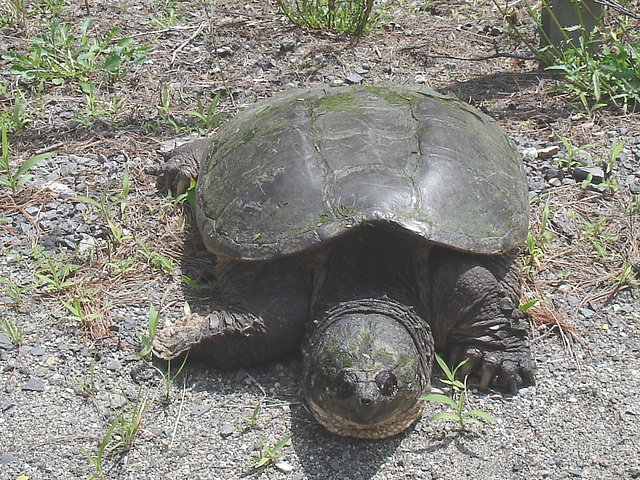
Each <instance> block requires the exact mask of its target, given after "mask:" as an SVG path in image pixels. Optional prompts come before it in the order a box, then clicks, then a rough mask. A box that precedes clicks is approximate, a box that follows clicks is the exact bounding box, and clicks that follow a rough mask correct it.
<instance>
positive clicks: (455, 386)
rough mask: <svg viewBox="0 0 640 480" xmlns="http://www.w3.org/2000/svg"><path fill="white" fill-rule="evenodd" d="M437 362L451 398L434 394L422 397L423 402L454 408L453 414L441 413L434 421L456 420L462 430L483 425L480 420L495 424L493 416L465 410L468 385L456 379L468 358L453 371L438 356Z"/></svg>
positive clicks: (436, 415)
mask: <svg viewBox="0 0 640 480" xmlns="http://www.w3.org/2000/svg"><path fill="white" fill-rule="evenodd" d="M435 358H436V361H437V362H438V365H440V368H441V369H442V371H443V372H444V374H445V376H446V377H447V378H445V379H440V381H441V382H442V383H444V384H445V385H449V387H450V392H451V396H447V395H443V394H440V393H432V394H429V395H425V396H423V397H420V399H421V400H426V401H428V402H435V403H442V404H444V405H446V406H448V407H450V408H452V409H453V410H454V411H453V412H440V413H437V414H435V415H434V416H433V417H431V418H432V419H433V420H455V421H457V422H458V425H459V426H460V428H461V429H462V430H465V429H466V427H467V425H470V424H481V423H482V422H481V421H480V420H484V421H485V422H489V423H495V420H494V419H493V417H491V415H489V414H488V413H486V412H483V411H481V410H476V409H471V410H465V400H466V396H467V395H466V393H467V386H466V383H464V382H461V381H460V380H457V379H456V373H457V372H458V370H459V369H460V367H462V366H463V365H464V364H465V363H467V361H468V360H469V359H468V358H465V359H464V360H463V361H461V362H460V363H459V364H458V365H457V366H456V367H455V368H454V369H453V370H451V369H450V368H449V366H448V365H447V363H446V362H445V361H444V360H443V359H442V357H440V355H438V354H437V353H436V354H435Z"/></svg>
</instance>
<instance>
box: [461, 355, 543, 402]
mask: <svg viewBox="0 0 640 480" xmlns="http://www.w3.org/2000/svg"><path fill="white" fill-rule="evenodd" d="M465 356H466V357H467V358H468V359H469V361H468V362H467V364H465V365H464V366H463V367H462V368H461V372H462V373H463V374H466V373H470V372H471V373H475V374H476V375H477V376H478V378H479V383H478V387H479V388H480V390H486V389H487V388H489V387H493V388H497V389H500V390H505V391H507V392H509V393H512V394H514V393H517V391H518V388H519V387H521V386H526V385H533V384H534V379H533V370H534V365H533V359H532V357H531V352H530V351H529V350H528V349H522V350H515V351H500V350H485V349H481V348H478V347H469V348H467V349H466V351H465ZM467 365H469V367H468V368H465V367H467Z"/></svg>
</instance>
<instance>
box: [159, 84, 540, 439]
mask: <svg viewBox="0 0 640 480" xmlns="http://www.w3.org/2000/svg"><path fill="white" fill-rule="evenodd" d="M200 160H201V161H200ZM196 175H197V177H198V181H197V186H196V195H195V212H196V217H197V221H198V226H199V228H200V232H201V234H202V237H203V239H204V243H205V245H206V246H207V248H208V249H209V250H210V251H212V252H213V253H214V254H215V255H216V257H217V267H216V275H217V280H218V284H219V287H220V295H221V301H220V304H219V305H217V306H216V307H215V308H214V309H213V311H212V312H211V313H210V314H208V315H206V316H200V315H197V314H190V315H187V316H185V317H184V318H183V319H182V321H181V324H179V325H175V326H172V327H169V328H167V329H165V330H164V331H163V332H161V333H160V334H159V335H158V336H157V337H156V339H155V343H154V348H155V353H156V355H157V356H158V357H161V358H163V359H170V358H174V357H177V356H179V355H181V354H183V353H184V352H186V351H187V350H189V351H190V358H195V357H198V358H200V359H203V360H205V361H208V362H212V363H213V364H215V365H218V366H221V367H238V366H242V365H250V364H256V363H260V362H265V361H267V360H270V359H273V358H275V357H278V356H280V355H282V354H284V353H287V352H291V351H296V350H297V349H299V348H300V346H302V353H303V377H304V378H303V381H304V395H305V399H306V402H307V404H308V405H309V407H310V410H311V411H312V413H313V414H314V416H315V417H316V418H317V419H318V421H319V422H320V423H321V424H322V425H324V426H325V427H326V428H327V429H328V430H329V431H330V432H333V433H336V434H339V435H344V436H352V437H360V438H384V437H388V436H391V435H395V434H397V433H399V432H401V431H402V430H404V429H405V428H407V427H408V426H409V425H411V424H412V423H413V422H414V421H415V420H416V419H417V418H418V417H419V415H420V413H421V410H422V406H423V405H422V401H421V400H420V399H419V397H420V396H422V395H423V394H425V393H426V392H427V391H428V390H429V388H430V375H431V367H432V361H433V352H434V347H435V349H437V350H439V351H442V352H445V353H447V354H449V355H450V356H451V358H452V359H454V361H458V360H460V359H462V358H464V357H467V358H469V362H468V363H467V365H466V367H468V370H469V371H472V373H475V374H477V375H478V376H479V382H480V387H481V388H487V387H488V386H496V387H506V388H508V389H510V390H511V391H512V392H515V391H516V390H517V387H518V386H520V385H523V384H530V383H532V382H533V362H532V358H531V353H530V348H529V340H528V336H527V330H526V328H525V326H524V325H523V323H522V322H521V321H520V316H521V315H520V312H519V311H518V309H517V308H516V307H517V305H518V303H519V295H520V283H521V265H520V263H519V261H518V259H517V257H516V252H515V250H516V248H517V247H518V246H519V245H520V244H521V243H522V242H523V240H524V238H525V236H526V232H527V228H528V215H527V211H528V197H527V184H526V179H525V175H524V173H523V168H522V165H521V162H520V160H519V157H518V155H517V153H516V151H515V149H514V146H513V144H512V143H511V142H510V141H509V139H508V138H507V136H506V135H505V134H504V133H503V132H502V130H501V129H500V128H499V126H498V125H497V124H496V123H495V122H493V121H492V120H490V119H489V118H488V117H487V116H485V115H483V114H482V113H480V112H478V111H477V110H475V109H473V108H471V107H469V106H468V105H466V104H463V103H462V102H459V101H456V100H453V99H451V98H447V97H444V96H442V95H440V94H438V93H436V92H434V91H432V90H429V89H426V88H413V87H404V86H399V85H392V84H385V85H380V86H374V87H362V86H353V87H345V88H342V87H341V88H332V87H328V86H320V87H313V88H310V89H307V90H301V89H294V90H290V91H286V92H284V93H282V94H279V95H276V96H274V97H273V98H270V99H268V100H264V101H262V102H260V103H258V104H257V105H255V106H254V107H253V108H249V109H247V110H245V111H243V112H242V113H240V114H239V115H237V116H236V117H235V118H234V119H233V120H231V121H229V122H227V123H226V124H225V125H223V126H222V127H221V128H220V130H219V132H218V134H217V135H216V137H215V138H214V139H213V141H211V142H208V141H198V142H196V143H192V144H189V145H187V146H183V147H180V148H178V149H176V150H174V152H173V156H172V158H170V159H169V160H168V161H167V163H166V165H165V167H164V170H163V174H162V175H161V177H160V179H159V181H160V182H161V183H162V184H164V185H165V186H167V187H168V188H172V189H174V192H175V191H176V190H178V191H182V190H184V188H185V185H187V182H188V180H189V179H190V178H193V177H195V176H196Z"/></svg>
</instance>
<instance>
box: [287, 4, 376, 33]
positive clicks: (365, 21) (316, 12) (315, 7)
mask: <svg viewBox="0 0 640 480" xmlns="http://www.w3.org/2000/svg"><path fill="white" fill-rule="evenodd" d="M277 3H278V7H279V8H280V11H281V12H282V13H283V14H284V15H285V16H286V17H287V18H288V19H289V21H291V23H293V24H294V25H295V26H297V27H306V28H314V29H316V28H327V29H329V30H337V31H339V32H344V33H348V34H350V35H354V36H360V35H363V34H365V33H368V32H369V31H371V30H373V29H375V28H376V27H377V26H380V25H381V23H382V20H381V18H380V13H379V12H377V11H374V10H375V8H376V7H375V6H374V0H353V1H349V0H277Z"/></svg>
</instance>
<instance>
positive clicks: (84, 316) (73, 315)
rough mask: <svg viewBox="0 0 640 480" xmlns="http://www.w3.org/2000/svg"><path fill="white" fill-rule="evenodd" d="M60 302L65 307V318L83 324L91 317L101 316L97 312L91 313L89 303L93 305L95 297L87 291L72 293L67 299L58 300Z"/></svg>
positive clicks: (91, 318)
mask: <svg viewBox="0 0 640 480" xmlns="http://www.w3.org/2000/svg"><path fill="white" fill-rule="evenodd" d="M60 302H61V303H62V305H64V306H65V308H66V309H67V312H68V313H67V317H66V318H68V319H69V320H73V321H75V322H78V323H80V324H81V325H83V326H85V325H88V324H89V323H90V322H91V320H93V319H96V318H100V317H102V315H101V314H99V313H92V308H91V305H93V303H94V302H95V299H94V298H93V295H92V294H91V293H89V292H85V293H84V294H83V295H80V296H78V295H75V294H73V295H71V298H70V299H69V301H65V300H60Z"/></svg>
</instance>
